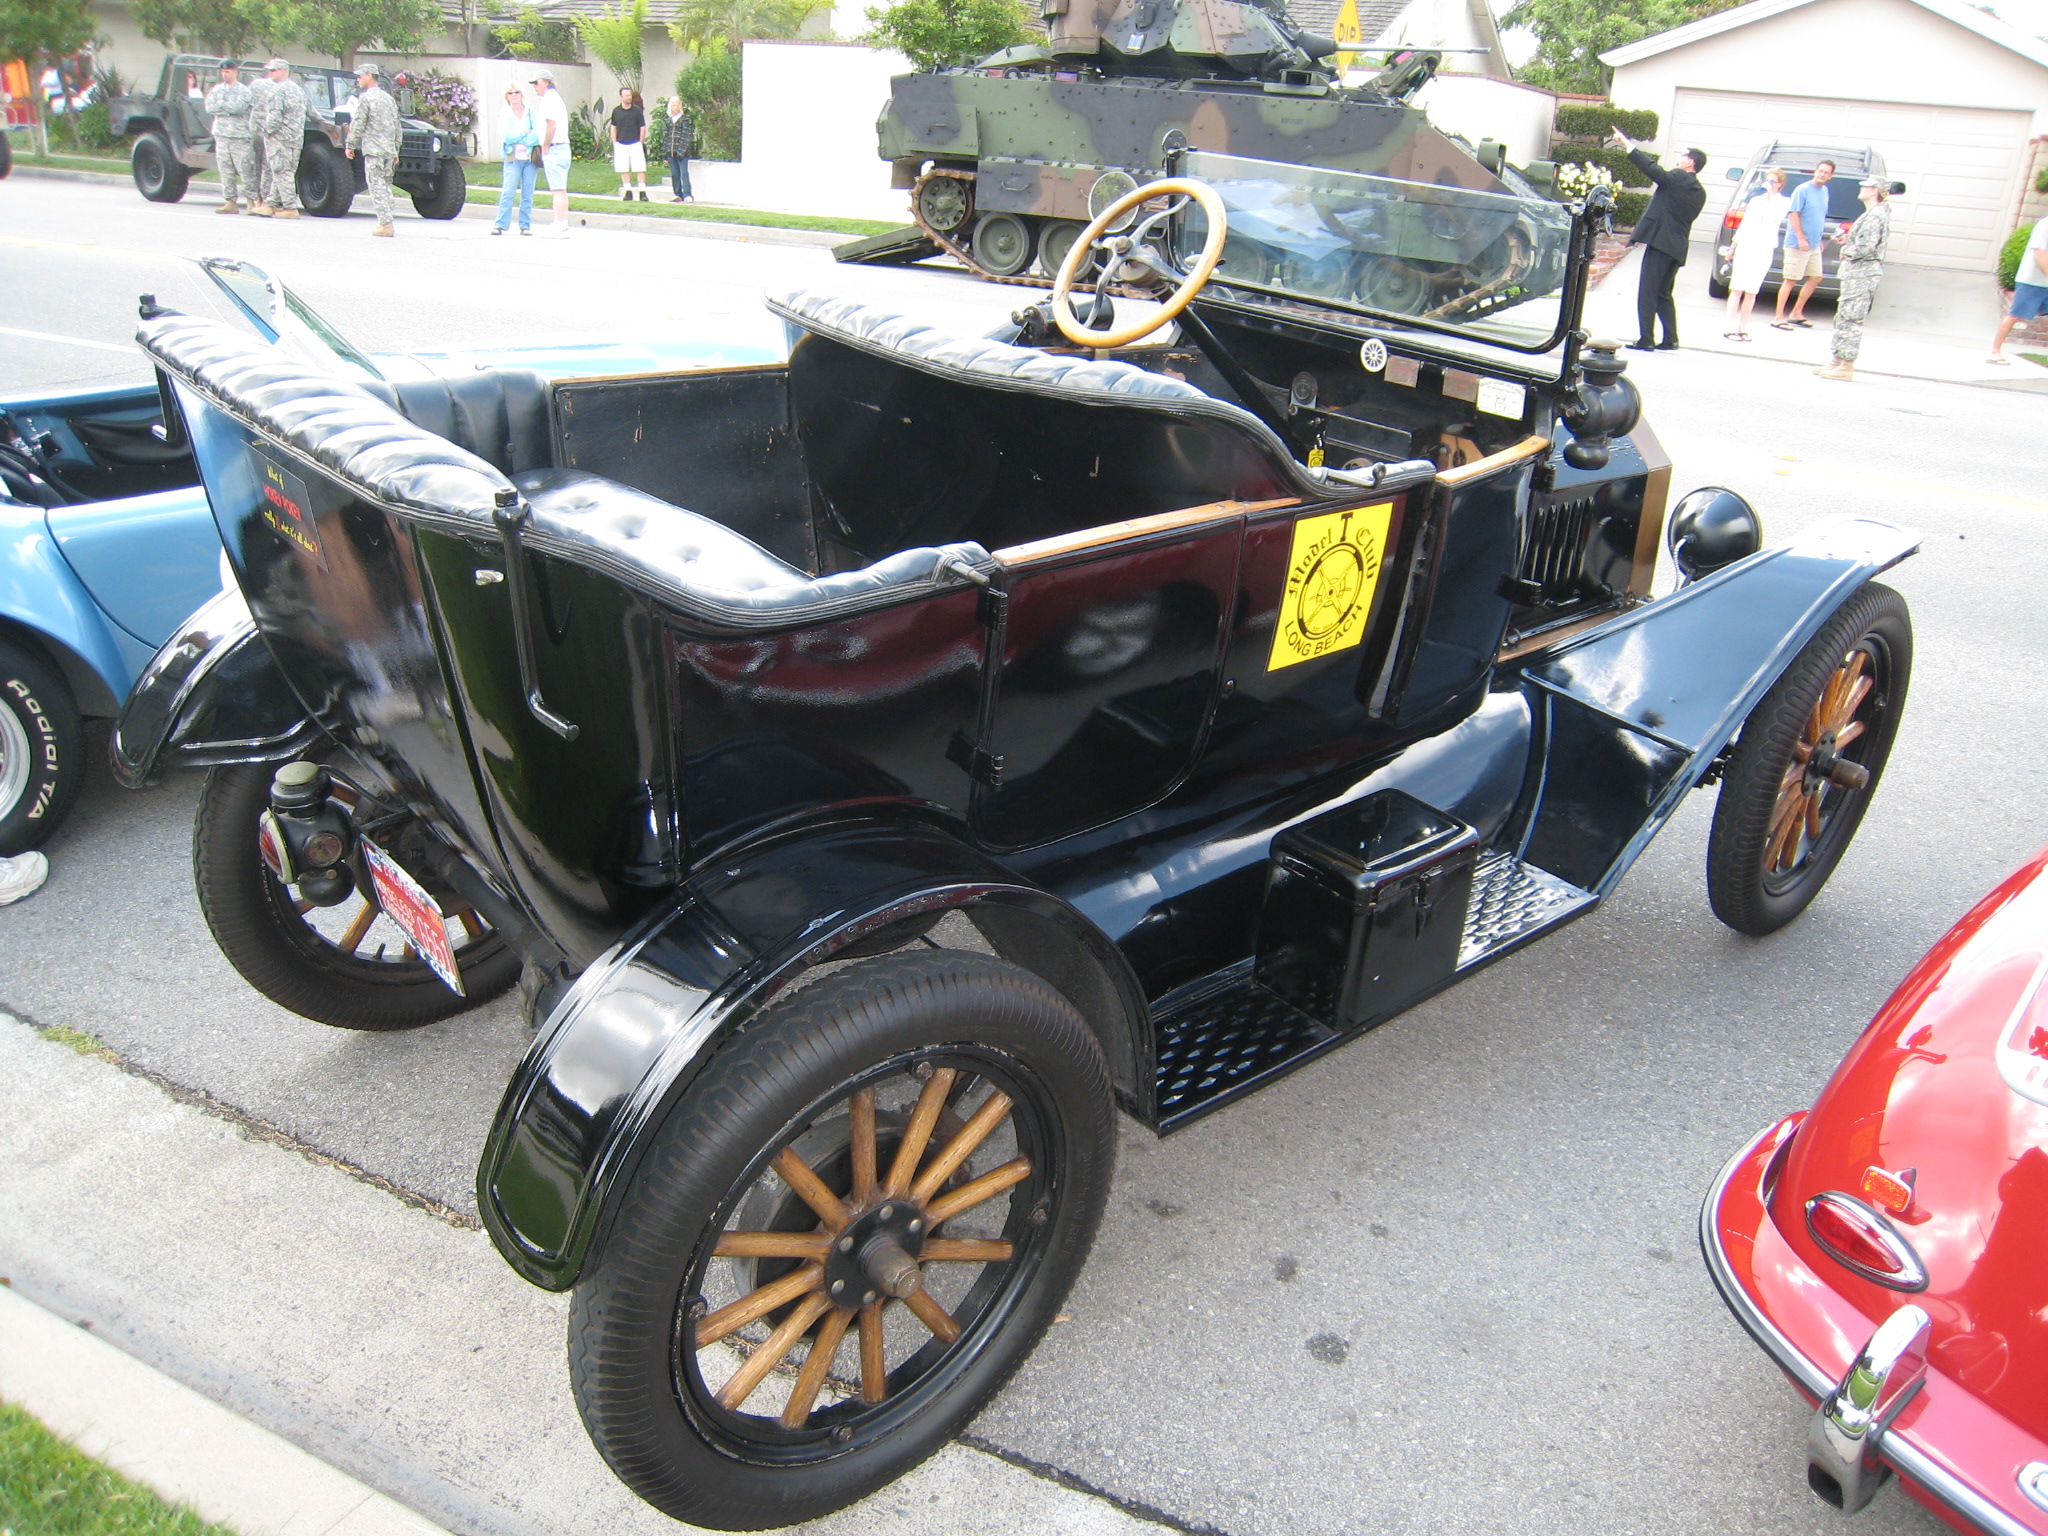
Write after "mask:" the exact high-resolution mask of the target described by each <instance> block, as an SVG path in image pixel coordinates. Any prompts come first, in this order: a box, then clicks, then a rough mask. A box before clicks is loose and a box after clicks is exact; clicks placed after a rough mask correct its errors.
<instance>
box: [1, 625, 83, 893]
mask: <svg viewBox="0 0 2048 1536" xmlns="http://www.w3.org/2000/svg"><path fill="white" fill-rule="evenodd" d="M0 709H4V710H6V711H7V714H8V721H7V722H0V794H4V795H5V797H6V801H7V803H5V804H0V854H10V853H22V852H25V851H26V850H28V849H30V848H35V847H38V846H40V845H41V843H42V842H43V840H44V839H45V838H47V837H48V836H49V835H50V834H51V833H52V832H54V831H56V830H57V827H58V825H59V824H60V823H61V822H62V821H63V820H64V818H65V816H66V815H67V814H68V813H69V812H70V810H71V803H72V801H74V800H76V799H77V798H78V790H79V786H80V785H82V784H84V782H85V726H84V723H83V722H82V721H80V719H79V718H78V706H77V704H76V703H74V702H73V700H72V698H71V690H70V689H69V688H67V687H65V686H64V679H63V678H61V677H59V676H58V675H57V673H56V672H55V671H54V670H53V669H52V668H50V667H49V666H48V665H46V664H45V663H44V662H43V660H42V659H41V658H40V657H37V656H34V655H31V654H30V653H29V652H27V651H25V650H23V649H21V648H20V647H19V646H14V645H9V644H7V643H5V642H4V641H0ZM17 729H18V730H19V732H20V736H19V737H18V738H16V736H15V731H16V730H17ZM10 740H14V741H16V742H17V745H18V746H19V745H23V744H25V745H26V748H27V753H26V763H27V768H28V771H27V773H26V774H24V775H22V777H21V782H20V785H19V787H18V788H11V787H9V786H10V785H11V784H12V782H13V779H14V775H13V774H11V773H10V772H9V771H8V769H9V766H10V765H9V764H8V763H7V762H6V761H5V755H6V753H5V748H6V743H7V742H8V741H10Z"/></svg>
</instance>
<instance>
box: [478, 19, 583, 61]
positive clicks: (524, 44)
mask: <svg viewBox="0 0 2048 1536" xmlns="http://www.w3.org/2000/svg"><path fill="white" fill-rule="evenodd" d="M491 36H492V37H493V38H494V39H495V40H496V41H497V43H498V46H499V47H501V48H503V49H504V50H505V57H507V58H512V59H552V60H554V61H556V62H558V63H568V62H571V61H573V60H574V59H575V58H576V57H577V49H576V24H575V23H574V22H573V21H570V20H568V19H567V18H566V17H561V16H543V15H542V14H541V13H540V10H539V9H538V8H537V7H535V6H531V5H522V6H520V7H519V13H518V19H517V20H516V21H513V22H510V23H508V24H507V25H505V26H502V27H494V28H492V29H491Z"/></svg>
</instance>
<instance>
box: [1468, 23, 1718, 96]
mask: <svg viewBox="0 0 2048 1536" xmlns="http://www.w3.org/2000/svg"><path fill="white" fill-rule="evenodd" d="M1725 8H1726V7H1725V6H1723V5H1721V4H1718V3H1709V4H1704V5H1702V4H1694V3H1690V0H1602V3H1601V4H1599V5H1588V4H1587V3H1586V0H1517V3H1516V4H1515V6H1514V7H1513V9H1511V10H1509V11H1508V12H1506V13H1505V14H1504V15H1503V16H1502V17H1501V18H1500V22H1501V25H1502V26H1504V27H1527V28H1528V29H1529V30H1530V31H1531V32H1533V33H1535V34H1536V43H1537V47H1536V54H1535V57H1533V58H1532V59H1530V60H1529V62H1528V63H1527V64H1524V65H1523V66H1522V67H1521V69H1519V70H1518V71H1516V73H1518V74H1519V75H1520V76H1521V77H1522V79H1524V80H1526V81H1528V82H1529V84H1531V85H1535V86H1540V87H1542V88H1543V89H1544V90H1547V91H1566V92H1572V93H1576V94H1580V95H1587V96H1604V95H1606V94H1607V85H1608V82H1609V80H1610V79H1612V77H1613V74H1614V71H1613V70H1611V69H1609V68H1608V67H1607V66H1606V65H1605V64H1602V63H1601V62H1600V55H1601V54H1603V53H1605V52H1606V51H1607V50H1608V49H1610V48H1619V47H1621V46H1622V45H1623V44H1626V43H1633V42H1636V41H1638V40H1639V39H1642V38H1645V37H1649V36H1650V35H1651V34H1652V33H1656V32H1667V31H1669V30H1670V29H1671V28H1673V27H1679V26H1683V25H1685V23H1686V22H1688V21H1694V20H1697V19H1698V18H1699V17H1701V16H1705V15H1710V14H1711V13H1712V12H1714V11H1716V10H1722V9H1725Z"/></svg>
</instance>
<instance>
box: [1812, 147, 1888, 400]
mask: <svg viewBox="0 0 2048 1536" xmlns="http://www.w3.org/2000/svg"><path fill="white" fill-rule="evenodd" d="M1857 196H1858V197H1860V198H1862V200H1863V209H1864V211H1863V216H1862V217H1861V218H1859V219H1857V221H1856V222H1855V223H1854V224H1852V225H1850V226H1849V232H1848V233H1847V234H1846V235H1843V236H1842V237H1841V241H1842V260H1841V265H1840V267H1839V268H1838V269H1837V271H1838V273H1839V275H1840V277H1841V280H1842V294H1841V297H1840V298H1838V299H1836V300H1835V335H1834V357H1833V359H1832V360H1831V361H1830V362H1829V363H1828V365H1827V367H1825V368H1816V369H1815V370H1814V372H1815V373H1817V374H1819V375H1820V376H1821V377H1822V378H1824V379H1835V380H1838V381H1839V382H1841V383H1844V384H1846V383H1848V382H1849V381H1850V380H1852V379H1854V378H1855V377H1856V359H1857V357H1858V356H1860V355H1861V353H1862V351H1863V322H1864V321H1865V320H1866V319H1868V318H1869V316H1870V305H1871V301H1872V300H1874V299H1875V298H1876V297H1877V280H1878V279H1879V278H1880V277H1882V276H1884V248H1885V242H1886V241H1888V240H1889V239H1890V238H1891V233H1892V210H1891V201H1890V198H1891V184H1890V183H1889V182H1884V181H1879V180H1878V179H1877V178H1876V177H1874V176H1873V177H1869V178H1866V179H1865V181H1864V183H1863V186H1862V188H1861V189H1860V190H1859V191H1858V192H1857Z"/></svg>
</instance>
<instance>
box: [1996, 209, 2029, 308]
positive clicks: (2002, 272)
mask: <svg viewBox="0 0 2048 1536" xmlns="http://www.w3.org/2000/svg"><path fill="white" fill-rule="evenodd" d="M2033 232H2034V225H2033V223H2032V222H2031V221H2030V222H2028V223H2025V224H2022V225H2021V226H2020V227H2019V228H2018V229H2016V230H2014V231H2013V232H2012V233H2011V234H2009V235H2007V236H2006V237H2005V244H2004V245H2003V246H2002V247H2000V249H1999V252H1998V286H1999V287H2001V288H2003V289H2005V290H2006V291H2007V292H2008V293H2010V292H2011V291H2012V285H2013V284H2014V283H2016V282H2018V281H2019V280H2020V258H2021V257H2022V256H2024V255H2026V253H2027V237H2028V236H2029V235H2031V234H2032V233H2033Z"/></svg>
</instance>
